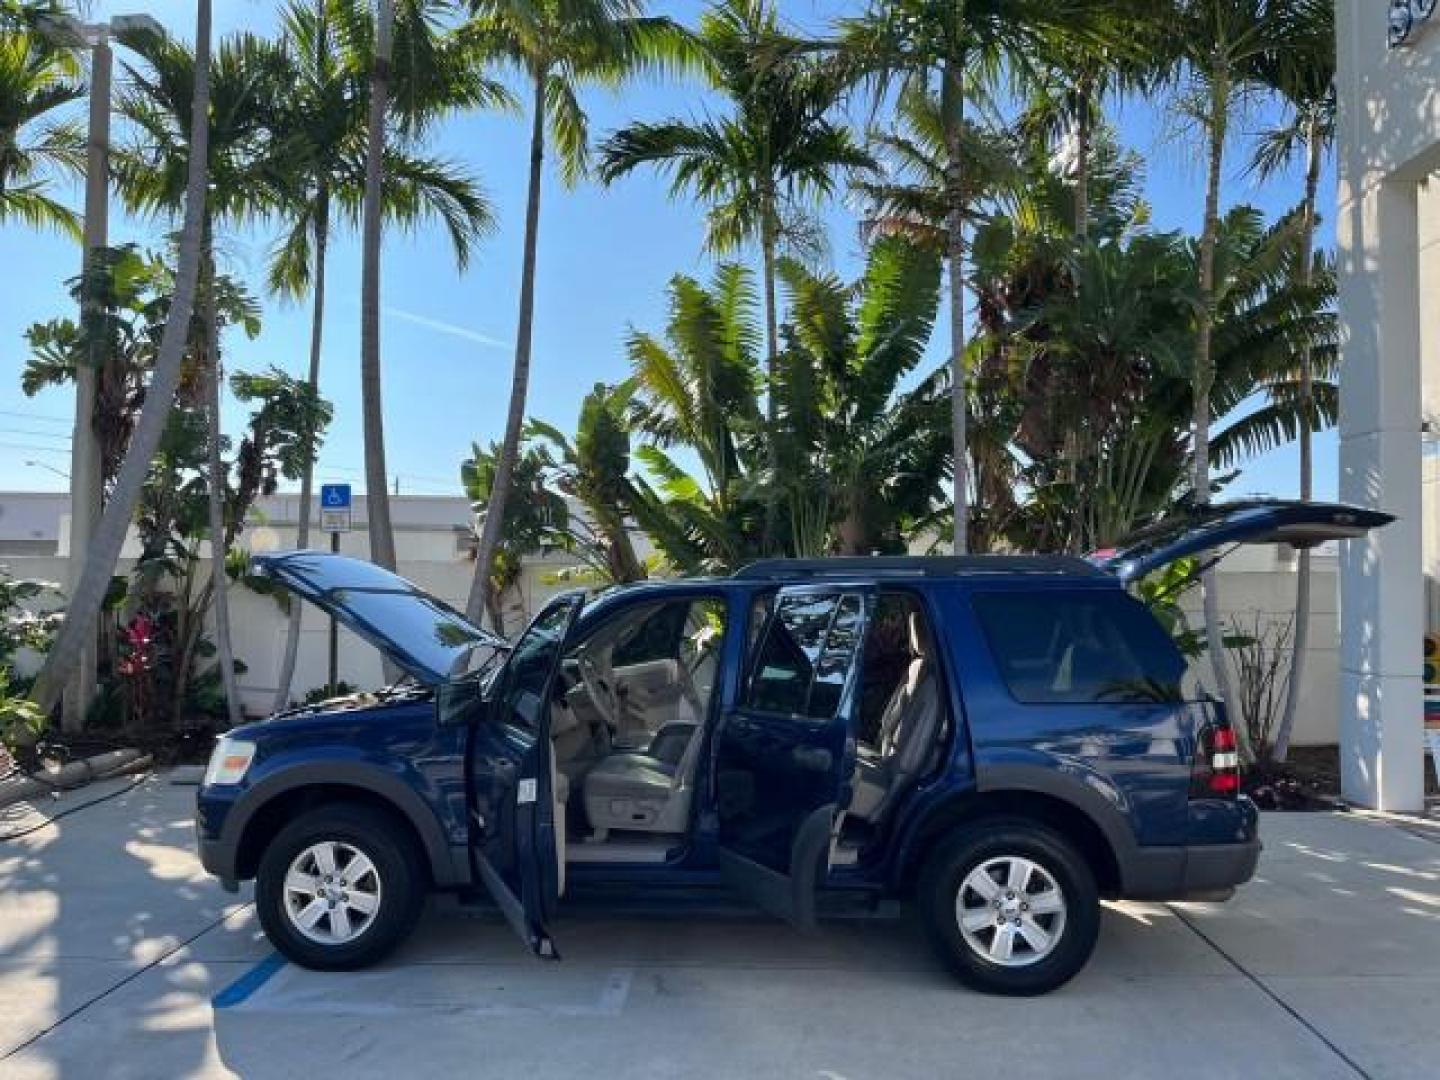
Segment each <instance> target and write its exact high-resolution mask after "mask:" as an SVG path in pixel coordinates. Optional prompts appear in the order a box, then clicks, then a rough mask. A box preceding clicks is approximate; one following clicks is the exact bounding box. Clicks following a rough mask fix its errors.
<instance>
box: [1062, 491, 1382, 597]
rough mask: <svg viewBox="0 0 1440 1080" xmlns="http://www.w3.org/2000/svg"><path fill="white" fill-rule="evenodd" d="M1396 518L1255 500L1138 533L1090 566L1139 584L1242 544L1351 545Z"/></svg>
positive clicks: (1215, 508)
mask: <svg viewBox="0 0 1440 1080" xmlns="http://www.w3.org/2000/svg"><path fill="white" fill-rule="evenodd" d="M1394 520H1395V518H1394V516H1393V515H1391V514H1386V513H1383V512H1382V511H1379V510H1367V509H1365V508H1364V507H1360V506H1346V505H1344V504H1343V503H1317V502H1300V501H1298V500H1285V499H1255V500H1250V501H1246V502H1233V503H1215V504H1214V505H1211V506H1205V507H1198V508H1196V509H1195V510H1193V511H1192V512H1190V513H1186V514H1181V515H1177V516H1176V517H1174V518H1171V519H1169V520H1167V521H1162V522H1160V523H1159V524H1158V525H1155V526H1152V527H1151V528H1148V529H1143V530H1141V531H1140V532H1138V533H1136V534H1134V535H1133V536H1132V537H1130V539H1129V540H1128V541H1127V542H1126V543H1125V544H1124V545H1122V546H1121V547H1120V548H1118V549H1116V550H1114V551H1103V552H1095V553H1094V554H1093V555H1091V557H1090V558H1091V561H1092V562H1094V563H1096V564H1098V565H1100V566H1102V567H1104V568H1105V569H1107V570H1110V571H1111V572H1113V573H1114V574H1115V575H1116V576H1117V577H1119V578H1120V580H1121V581H1124V582H1126V583H1129V582H1132V581H1138V580H1139V579H1140V578H1143V577H1144V576H1145V575H1146V574H1150V573H1153V572H1154V571H1156V570H1159V569H1160V568H1161V567H1163V566H1165V565H1166V564H1168V563H1172V562H1174V561H1176V560H1177V559H1183V558H1187V557H1189V556H1191V555H1202V554H1208V553H1211V552H1218V553H1220V554H1223V551H1222V549H1225V548H1229V547H1232V546H1235V545H1239V544H1290V545H1291V546H1292V547H1297V548H1307V547H1316V546H1318V545H1320V544H1323V543H1325V542H1327V541H1330V540H1353V539H1355V538H1356V537H1360V536H1364V535H1365V534H1366V533H1367V532H1369V531H1370V530H1371V529H1378V528H1380V527H1381V526H1384V525H1388V524H1390V522H1392V521H1394Z"/></svg>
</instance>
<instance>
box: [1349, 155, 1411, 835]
mask: <svg viewBox="0 0 1440 1080" xmlns="http://www.w3.org/2000/svg"><path fill="white" fill-rule="evenodd" d="M1347 194H1348V195H1350V196H1352V197H1350V198H1346V195H1347ZM1418 224H1419V223H1418V216H1417V185H1416V184H1415V183H1413V182H1411V181H1408V180H1406V181H1401V180H1395V179H1390V180H1384V181H1381V182H1380V183H1378V184H1376V185H1374V186H1370V187H1367V188H1364V189H1361V190H1356V189H1355V188H1349V189H1348V191H1346V190H1343V189H1342V197H1341V205H1340V215H1339V220H1338V221H1337V223H1336V227H1337V238H1338V241H1339V259H1340V311H1341V318H1342V322H1343V324H1344V327H1345V335H1346V337H1345V340H1344V342H1343V343H1342V363H1343V368H1342V374H1341V405H1340V415H1341V420H1340V497H1341V499H1343V500H1344V501H1346V502H1352V503H1357V504H1359V505H1361V506H1371V507H1376V508H1378V509H1382V510H1385V511H1388V512H1389V513H1392V514H1394V515H1396V518H1397V520H1396V521H1395V522H1394V523H1393V524H1392V525H1389V526H1387V527H1386V528H1384V529H1380V530H1378V531H1376V532H1375V533H1373V534H1371V535H1370V536H1369V537H1368V538H1367V539H1365V540H1355V541H1350V542H1348V543H1346V544H1345V545H1344V551H1343V553H1342V556H1341V584H1340V696H1341V700H1340V769H1341V783H1342V788H1343V790H1344V793H1345V796H1346V797H1347V798H1349V799H1350V800H1352V801H1354V802H1356V803H1359V804H1362V805H1365V806H1371V807H1375V808H1378V809H1381V810H1391V811H1400V812H1414V811H1418V810H1421V809H1422V808H1423V806H1424V771H1423V769H1424V758H1423V749H1422V742H1423V740H1422V732H1423V699H1422V698H1423V696H1422V689H1421V637H1422V635H1423V632H1424V596H1425V592H1424V583H1423V573H1422V542H1421V536H1422V528H1421V524H1422V516H1423V515H1422V500H1421V491H1420V456H1421V441H1420V422H1421V415H1420V414H1421V409H1420V390H1421V380H1420V290H1419V286H1418V276H1419V239H1418ZM1432 317H1433V313H1432Z"/></svg>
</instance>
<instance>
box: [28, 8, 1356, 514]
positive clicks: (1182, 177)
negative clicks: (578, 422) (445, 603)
mask: <svg viewBox="0 0 1440 1080" xmlns="http://www.w3.org/2000/svg"><path fill="white" fill-rule="evenodd" d="M277 6H278V5H277V4H276V3H274V2H273V0H220V2H218V3H216V5H215V8H216V11H215V19H216V32H217V34H220V33H225V32H230V31H234V30H238V29H242V28H243V29H251V30H255V31H259V32H268V31H270V30H271V29H273V27H274V26H275V23H276V17H275V10H276V7H277ZM137 7H143V8H145V9H146V10H148V11H150V12H151V13H152V14H154V15H155V16H156V17H157V18H158V19H159V20H160V21H161V22H162V23H164V24H165V25H166V26H167V27H168V28H170V29H171V30H172V32H175V33H177V34H179V35H180V36H183V37H186V38H188V37H190V35H191V33H192V32H193V18H194V14H193V10H194V5H193V3H190V2H188V0H150V2H149V3H146V4H143V5H141V4H136V3H135V2H134V0H130V2H128V3H126V2H125V0H121V2H120V3H110V2H96V3H95V4H94V5H93V9H94V11H93V14H94V16H95V17H97V18H99V17H104V16H108V15H110V14H113V13H117V12H124V11H127V10H135V9H136V8H137ZM860 7H861V4H860V3H859V2H858V0H857V2H851V3H846V2H842V0H788V2H784V3H782V11H783V13H784V15H785V16H786V17H787V18H788V19H790V20H791V21H793V22H795V23H797V24H799V25H801V26H804V27H809V28H812V29H818V28H820V27H822V26H823V25H824V24H825V23H826V21H827V20H829V19H830V18H831V17H833V16H834V15H836V14H843V13H847V12H851V11H856V10H859V8H860ZM655 10H664V11H665V12H667V13H669V14H672V15H674V16H675V17H677V18H679V19H681V20H682V21H686V22H693V20H694V18H695V16H696V14H697V13H698V11H699V10H700V5H699V4H697V3H694V2H691V0H687V2H685V3H678V4H667V5H656V6H655ZM117 59H118V61H120V62H123V60H124V55H123V53H121V54H120V56H119V57H118V58H117ZM119 72H120V63H117V77H118V76H119ZM707 99H708V95H707V94H706V93H705V92H704V91H703V90H702V89H701V88H700V87H699V86H697V85H693V84H689V85H687V84H676V83H670V84H658V83H654V84H647V83H638V84H635V85H632V86H631V87H629V88H627V90H626V91H625V93H624V94H623V96H614V95H610V94H607V93H604V92H599V91H596V92H592V93H590V94H588V95H587V98H586V103H587V106H588V108H589V113H590V118H591V129H592V132H593V133H594V134H596V135H597V136H599V135H603V134H604V133H606V132H608V131H610V130H612V129H613V128H615V127H617V126H619V125H621V124H623V123H625V122H628V121H630V120H633V119H641V118H660V117H663V116H669V115H674V114H677V113H679V114H698V113H700V112H702V111H703V110H704V109H705V108H706V107H707V105H708V106H710V107H713V105H714V103H713V102H710V101H708V100H707ZM1114 120H1115V122H1116V124H1117V126H1118V127H1119V129H1120V132H1121V137H1122V139H1123V140H1124V141H1125V142H1126V143H1127V144H1128V145H1130V146H1132V147H1134V148H1135V149H1138V150H1139V151H1140V152H1141V153H1142V154H1143V155H1144V156H1145V158H1146V159H1147V161H1148V163H1149V164H1148V173H1147V177H1146V188H1147V192H1148V195H1149V198H1150V200H1151V202H1152V204H1153V211H1154V222H1155V225H1156V226H1157V227H1158V228H1164V229H1170V228H1185V229H1190V230H1194V229H1196V228H1197V227H1198V223H1199V217H1200V207H1201V203H1202V175H1201V171H1200V169H1199V167H1198V166H1197V164H1196V154H1195V153H1194V151H1193V149H1192V148H1191V147H1190V146H1189V145H1188V144H1187V143H1186V142H1185V141H1184V140H1183V139H1181V138H1178V137H1176V136H1175V135H1174V134H1173V133H1172V132H1171V131H1170V130H1169V129H1170V127H1171V125H1170V124H1169V123H1167V121H1166V120H1165V115H1164V111H1163V107H1162V106H1160V105H1159V104H1152V103H1147V102H1139V101H1129V102H1124V103H1121V104H1120V106H1119V107H1118V108H1117V110H1116V113H1115V115H1114ZM1255 122H1256V123H1259V122H1260V119H1258V118H1257V119H1256V121H1255ZM118 135H119V132H118V131H117V136H118ZM527 136H528V125H527V123H526V122H525V121H524V119H523V118H522V117H519V116H505V115H493V114H491V115H469V116H463V117H457V118H455V119H453V120H451V121H449V122H447V123H446V124H445V125H444V126H443V128H441V129H440V130H438V131H437V132H436V134H435V136H434V138H433V140H432V143H431V146H430V148H429V149H430V150H431V151H432V152H435V153H439V154H442V155H444V156H446V157H449V158H452V159H454V160H456V161H458V162H462V163H464V164H465V165H466V166H467V167H468V168H470V169H471V170H472V171H474V172H475V173H476V174H477V175H478V176H479V178H480V180H481V182H482V183H483V185H484V187H485V189H486V191H487V193H488V195H489V197H490V199H491V201H492V204H493V205H494V207H495V210H496V212H497V215H498V218H499V229H498V230H497V232H496V233H495V235H494V236H492V237H490V238H489V239H487V240H486V241H484V242H483V243H482V244H481V245H480V247H479V248H478V250H477V252H476V258H475V259H474V260H473V262H472V264H471V266H470V268H469V270H468V271H467V272H466V273H464V274H463V275H462V274H460V273H458V272H457V271H456V270H455V269H454V266H453V262H452V261H451V258H450V255H449V250H448V247H447V246H446V243H445V241H444V240H443V238H442V237H441V236H440V234H439V233H438V232H437V231H435V230H431V229H424V230H421V231H418V232H416V233H415V234H413V235H400V234H391V235H389V236H388V237H387V239H386V245H385V262H384V267H383V286H382V295H383V303H384V307H385V312H386V316H385V318H384V320H383V354H382V357H383V359H382V363H383V368H384V400H385V415H386V433H387V454H388V459H389V468H390V472H391V474H392V476H397V475H398V478H399V487H400V491H401V492H402V493H407V494H434V495H443V494H458V493H459V482H458V470H459V463H460V462H461V460H462V459H463V458H465V457H466V456H467V455H468V453H469V448H470V445H471V442H472V441H476V440H479V441H489V440H492V439H498V438H499V436H500V434H501V431H502V428H503V424H504V413H505V407H506V398H507V394H508V388H509V379H510V362H511V358H512V355H513V342H514V326H515V306H516V297H517V295H518V285H519V277H520V244H521V229H522V224H523V215H524V195H525V168H526V152H527V147H526V140H527ZM1243 154H1244V149H1243V146H1242V147H1237V150H1236V152H1235V153H1234V154H1233V155H1232V157H1233V160H1235V161H1236V162H1237V163H1238V162H1239V161H1240V160H1242V158H1243ZM1324 190H1325V192H1326V193H1327V194H1326V198H1327V199H1328V198H1329V197H1330V195H1329V193H1331V192H1333V179H1332V178H1329V177H1327V180H1326V185H1325V188H1324ZM1298 192H1299V182H1298V178H1297V177H1290V178H1286V179H1284V180H1282V181H1276V182H1272V183H1271V184H1269V185H1266V186H1264V187H1259V186H1257V185H1256V184H1255V182H1254V181H1253V180H1251V179H1250V178H1247V177H1245V176H1242V175H1240V171H1239V170H1238V169H1236V170H1234V171H1233V172H1232V175H1231V176H1230V177H1229V178H1228V180H1227V188H1226V193H1225V194H1226V201H1227V203H1228V204H1233V203H1237V202H1249V203H1253V204H1255V205H1258V206H1260V207H1262V208H1263V209H1264V210H1265V211H1266V212H1267V214H1269V215H1271V216H1274V215H1277V214H1279V213H1281V212H1283V211H1284V210H1285V209H1287V208H1288V207H1290V206H1291V205H1292V204H1293V203H1294V202H1295V201H1296V200H1297V198H1298ZM72 201H73V202H74V203H75V204H76V205H78V202H79V193H78V191H77V192H75V193H74V195H73V200H72ZM1322 212H1323V211H1322ZM827 222H828V224H829V227H830V243H831V258H832V260H833V262H834V263H835V266H836V268H837V269H838V270H839V271H840V272H841V273H843V274H845V275H847V276H852V275H853V274H854V273H856V271H857V270H858V268H859V265H860V257H861V250H860V245H859V240H858V236H857V232H856V228H855V222H854V220H853V218H852V217H851V216H850V215H849V214H848V213H847V211H846V210H845V208H844V207H843V206H836V207H832V208H831V209H830V210H829V212H828V213H827ZM161 231H162V224H157V223H155V222H145V221H134V220H131V219H128V218H127V217H125V216H124V215H123V214H121V213H119V211H118V209H117V210H115V211H114V212H113V214H112V222H111V241H112V243H121V242H125V241H137V242H141V243H145V242H147V241H152V242H153V240H154V239H155V238H156V237H157V236H158V235H159V234H160V232H161ZM701 239H702V210H701V208H700V207H698V206H696V205H694V204H688V203H673V202H671V201H670V200H669V198H668V194H667V190H666V186H665V184H664V183H663V182H662V181H661V180H659V179H658V178H656V177H654V176H653V175H636V176H634V177H631V178H629V179H626V180H624V181H622V182H620V183H619V184H617V185H616V186H615V187H613V188H610V189H602V188H600V187H598V186H596V185H593V184H585V185H582V186H580V187H579V188H576V189H573V190H567V189H565V188H564V187H563V186H562V185H561V184H560V183H559V181H558V179H556V178H555V177H554V176H547V178H546V186H545V191H544V197H543V205H542V217H541V225H540V247H539V283H538V289H537V297H536V320H535V351H534V366H533V378H532V383H531V391H530V407H529V412H530V413H531V414H532V415H535V416H539V417H543V418H544V419H546V420H549V421H551V422H553V423H556V424H558V425H559V426H561V427H562V428H569V427H571V426H572V425H573V423H574V421H575V417H576V414H577V413H578V410H579V403H580V399H581V398H582V397H583V396H584V394H585V393H586V392H587V391H588V390H589V388H590V387H591V386H592V385H593V384H594V383H595V382H596V381H597V380H606V381H613V380H615V379H618V378H621V377H623V376H624V375H625V373H626V369H627V363H626V359H625V355H624V338H625V335H626V332H627V330H628V328H629V327H631V326H636V327H640V328H643V329H652V330H658V329H659V328H660V327H661V325H662V323H663V317H664V289H665V284H666V282H667V281H668V280H669V278H670V277H671V276H672V275H674V274H676V273H687V274H693V275H698V276H701V277H704V276H706V275H708V273H709V270H710V266H711V262H710V260H709V259H708V258H707V257H706V256H705V255H704V253H703V251H702V249H701ZM272 240H273V232H271V231H269V230H266V229H263V228H262V229H258V230H256V231H255V232H254V233H252V234H245V235H231V236H228V237H226V238H225V240H224V242H223V249H224V253H225V258H226V260H227V263H228V266H227V269H228V270H229V272H230V273H232V274H234V275H236V276H238V277H239V278H241V279H242V280H245V281H247V282H248V283H250V284H251V286H252V288H255V289H256V290H257V291H259V289H260V286H261V285H262V283H263V269H264V265H265V257H266V252H267V250H268V247H269V245H270V243H271V241H272ZM0 252H4V259H5V262H6V264H7V265H8V266H9V267H10V269H9V270H8V271H7V272H6V273H5V281H4V286H3V288H0V489H21V490H54V489H57V488H63V486H64V481H63V479H62V478H61V477H60V476H58V475H56V474H55V473H54V472H52V471H50V470H52V469H53V470H59V471H60V472H62V473H63V472H67V471H68V469H69V449H68V447H69V432H70V420H69V417H70V416H71V410H72V408H73V404H72V402H73V398H72V395H71V394H69V393H68V392H66V391H59V390H56V391H48V392H46V393H44V394H42V395H41V396H38V397H36V398H34V399H27V398H25V397H24V396H23V395H22V394H21V393H20V390H19V373H20V371H21V370H22V368H23V367H24V363H25V358H26V346H25V342H24V338H23V336H22V335H23V333H24V331H25V328H26V327H28V326H29V325H30V324H31V323H32V322H34V321H36V320H41V319H47V318H51V317H54V316H57V315H62V314H66V313H68V312H69V311H70V310H71V303H70V300H69V297H68V295H67V293H66V291H65V287H64V281H65V279H67V278H69V277H71V276H72V275H74V274H75V273H77V272H78V270H79V262H80V252H79V249H78V248H77V247H76V246H75V245H74V244H73V243H71V242H70V241H68V240H66V239H64V238H62V237H59V236H47V235H43V234H36V233H32V232H29V231H26V230H23V229H20V228H17V227H0ZM329 280H330V305H329V314H328V318H327V322H326V341H325V349H324V358H323V361H322V373H321V379H322V383H323V386H322V393H324V395H325V396H326V397H328V398H329V399H330V400H331V401H332V402H333V403H334V405H335V413H336V419H335V423H334V424H333V425H332V428H331V431H330V435H329V437H328V439H327V440H326V444H325V446H324V448H323V450H322V451H321V455H320V466H319V472H318V477H317V478H318V479H319V480H321V481H351V482H353V483H356V484H357V485H358V484H360V483H361V481H362V472H361V467H362V458H361V446H362V444H361V426H360V384H359V370H358V369H359V306H358V297H359V280H360V260H359V250H358V245H357V244H356V242H355V238H354V237H353V236H345V237H342V238H341V239H340V240H339V242H337V243H336V244H335V245H334V248H333V255H332V260H331V264H330V279H329ZM264 307H265V312H264V329H263V332H262V334H261V336H260V337H259V338H258V339H257V340H256V341H246V340H244V338H243V337H242V336H240V335H238V334H237V335H235V336H234V338H233V340H230V341H228V342H227V350H228V364H229V367H230V370H232V371H233V370H262V369H264V368H266V367H268V366H270V365H277V366H279V367H282V368H284V369H286V370H288V371H291V372H293V373H295V374H297V375H300V374H303V372H304V369H305V365H306V359H307V355H308V341H309V310H308V307H307V306H305V305H298V306H297V305H294V304H282V303H279V302H277V301H274V300H271V299H268V298H267V299H266V300H265V301H264ZM943 336H944V326H943V323H942V324H941V325H939V326H937V335H936V341H935V342H933V343H932V352H933V353H934V355H935V358H936V361H937V362H938V361H939V359H940V357H941V356H942V349H943V341H942V340H941V339H942V338H943ZM226 421H227V428H229V429H231V430H234V429H236V428H238V426H239V425H240V423H241V422H242V414H241V412H240V410H239V409H238V408H237V407H231V406H227V417H226ZM28 462H34V463H36V464H27V463H28ZM47 466H48V468H47ZM1296 471H1297V455H1296V453H1295V451H1294V449H1293V447H1291V448H1283V449H1281V450H1279V451H1276V452H1275V453H1272V454H1269V455H1266V456H1265V457H1263V458H1260V459H1257V460H1255V461H1253V462H1251V463H1250V464H1249V465H1248V466H1247V467H1246V469H1245V474H1244V476H1243V477H1242V478H1241V480H1239V481H1238V482H1237V483H1236V484H1235V485H1234V486H1233V487H1232V488H1231V491H1232V493H1236V494H1238V493H1249V492H1264V493H1269V494H1276V495H1284V494H1293V493H1294V491H1295V490H1296V487H1297V481H1296ZM1316 471H1317V475H1316V494H1317V495H1318V496H1321V497H1324V496H1327V495H1333V494H1334V491H1335V483H1336V442H1335V439H1334V436H1333V435H1332V434H1327V435H1323V436H1321V437H1320V438H1319V440H1318V441H1317V453H1316Z"/></svg>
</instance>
